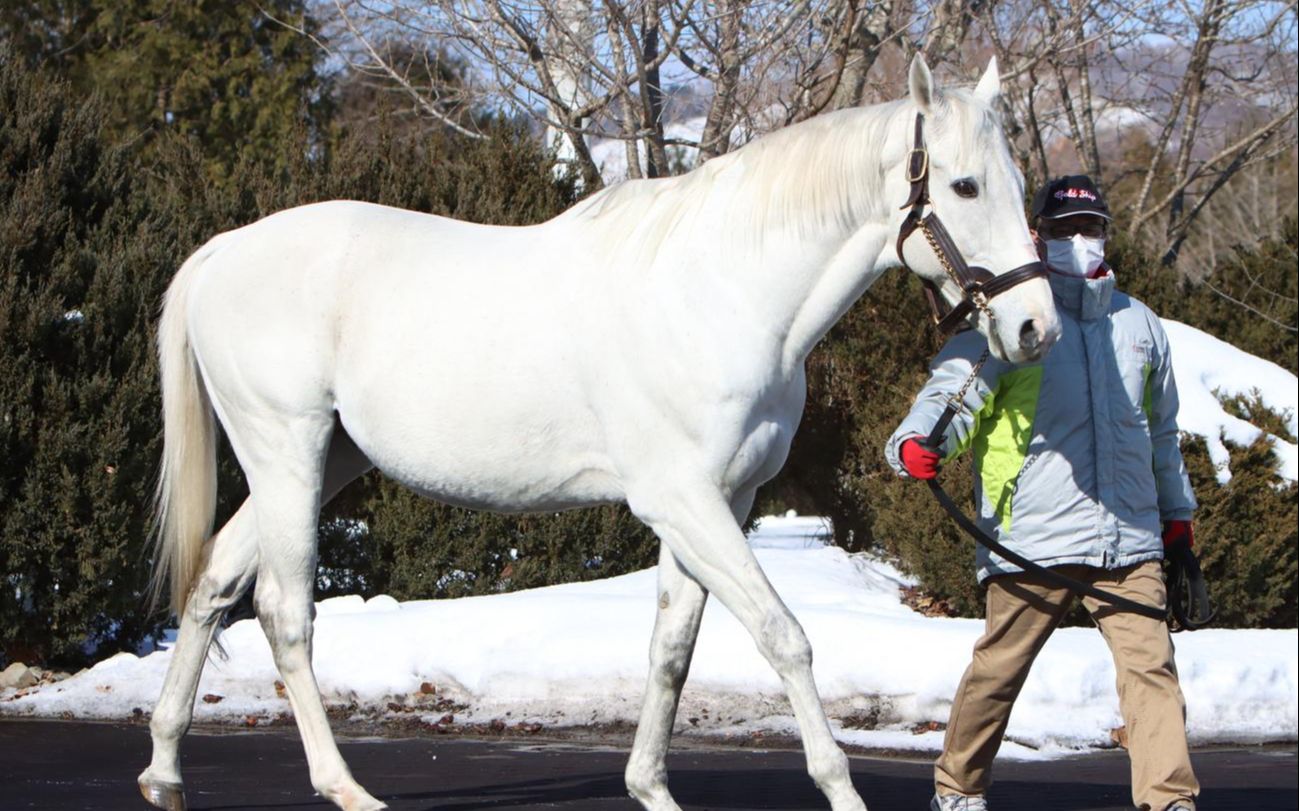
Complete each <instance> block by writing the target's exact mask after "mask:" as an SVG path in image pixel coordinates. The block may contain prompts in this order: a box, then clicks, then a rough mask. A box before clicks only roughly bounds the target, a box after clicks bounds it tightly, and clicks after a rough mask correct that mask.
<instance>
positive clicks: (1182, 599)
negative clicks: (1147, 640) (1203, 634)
mask: <svg viewBox="0 0 1299 811" xmlns="http://www.w3.org/2000/svg"><path fill="white" fill-rule="evenodd" d="M1191 538H1192V534H1191V522H1190V521H1169V522H1168V523H1167V524H1166V525H1165V526H1164V581H1165V582H1166V583H1167V587H1168V610H1169V612H1170V613H1171V614H1172V615H1173V619H1174V620H1175V622H1176V624H1175V626H1174V628H1173V630H1175V631H1195V630H1197V629H1200V628H1203V627H1204V626H1206V625H1208V624H1209V623H1210V622H1212V621H1213V615H1214V610H1213V605H1212V604H1211V603H1210V602H1209V589H1208V587H1207V586H1206V585H1205V583H1204V573H1203V572H1202V571H1200V561H1198V560H1197V559H1196V557H1195V552H1193V551H1191Z"/></svg>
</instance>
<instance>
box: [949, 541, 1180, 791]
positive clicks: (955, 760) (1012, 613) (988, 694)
mask: <svg viewBox="0 0 1299 811" xmlns="http://www.w3.org/2000/svg"><path fill="white" fill-rule="evenodd" d="M1059 571H1060V572H1061V573H1063V574H1067V575H1069V576H1070V577H1073V578H1075V579H1078V580H1083V581H1086V582H1091V583H1093V584H1095V585H1096V586H1098V587H1100V588H1102V589H1104V590H1105V591H1109V592H1112V593H1114V594H1118V595H1121V596H1124V597H1127V598H1129V599H1132V600H1136V601H1138V602H1142V603H1146V604H1148V605H1161V606H1162V605H1165V594H1164V580H1163V576H1162V574H1161V567H1160V564H1159V562H1158V561H1148V562H1146V563H1140V564H1137V565H1135V566H1130V567H1127V568H1124V569H1118V570H1112V571H1111V570H1105V569H1099V568H1095V567H1091V566H1061V567H1059ZM987 582H988V603H987V613H988V618H987V625H986V630H985V632H984V635H983V637H982V638H981V639H980V640H979V641H978V642H977V643H975V646H974V659H973V661H971V662H970V666H969V668H968V669H966V671H965V676H964V677H962V679H961V685H960V687H958V688H957V690H956V696H955V698H954V699H953V700H952V714H951V718H950V720H949V721H948V724H947V734H946V737H945V738H944V741H943V754H942V756H941V757H939V759H938V762H937V763H936V764H935V768H934V782H935V784H936V788H937V790H938V793H940V794H966V795H971V794H983V793H984V792H985V791H986V790H987V788H988V786H989V785H990V784H991V783H992V760H993V758H994V757H995V756H996V754H997V749H998V747H1000V746H1001V739H1002V736H1003V735H1004V734H1005V732H1006V724H1007V723H1008V722H1009V720H1010V711H1011V708H1012V707H1013V706H1014V704H1015V698H1016V697H1017V696H1018V695H1019V690H1020V688H1021V687H1023V685H1024V679H1025V678H1027V677H1028V670H1029V667H1031V666H1032V664H1033V659H1034V658H1035V657H1036V656H1037V653H1038V651H1040V650H1041V649H1042V646H1043V645H1044V644H1046V640H1047V638H1048V637H1049V636H1051V632H1052V631H1054V630H1055V627H1056V625H1057V624H1058V623H1059V622H1060V620H1061V618H1063V616H1064V614H1065V613H1066V611H1067V610H1068V608H1069V605H1070V603H1071V602H1072V594H1071V592H1069V591H1068V590H1067V589H1064V588H1060V587H1059V586H1055V585H1052V584H1049V583H1048V582H1047V581H1045V580H1043V579H1042V578H1041V577H1038V576H1035V575H1028V574H1010V575H1000V576H996V577H992V578H990V579H989V580H988V581H987ZM1083 605H1084V606H1085V607H1086V608H1087V610H1088V611H1089V612H1090V613H1091V615H1092V618H1093V619H1094V620H1095V621H1096V624H1097V625H1098V626H1099V627H1100V631H1101V634H1102V635H1104V637H1105V642H1106V643H1107V644H1108V645H1109V648H1110V652H1111V653H1112V654H1113V655H1114V669H1115V671H1116V672H1117V675H1118V678H1117V683H1118V692H1119V707H1120V710H1121V711H1122V713H1123V721H1124V723H1125V724H1126V725H1127V732H1128V754H1129V756H1130V758H1131V760H1132V801H1133V802H1134V803H1135V804H1136V805H1137V807H1139V808H1142V809H1152V811H1163V810H1164V809H1165V808H1167V807H1168V806H1169V805H1171V804H1172V803H1175V802H1178V801H1180V802H1182V803H1185V804H1186V805H1188V806H1190V807H1192V808H1193V807H1194V798H1195V796H1196V795H1197V794H1198V793H1199V791H1200V784H1199V783H1198V782H1197V781H1196V779H1195V774H1194V773H1193V772H1192V770H1191V759H1190V754H1189V753H1188V752H1187V746H1186V705H1185V703H1184V702H1183V699H1182V691H1181V688H1180V687H1178V684H1177V669H1176V666H1175V665H1174V663H1173V642H1172V639H1170V638H1169V634H1168V628H1167V626H1165V625H1164V623H1162V622H1160V621H1158V620H1154V619H1150V618H1148V617H1142V616H1140V615H1138V614H1133V613H1130V612H1124V611H1119V610H1116V609H1114V608H1111V607H1109V606H1108V605H1107V604H1105V603H1102V602H1099V601H1097V600H1094V599H1092V598H1090V597H1084V598H1083Z"/></svg>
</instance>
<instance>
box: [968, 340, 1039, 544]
mask: <svg viewBox="0 0 1299 811" xmlns="http://www.w3.org/2000/svg"><path fill="white" fill-rule="evenodd" d="M1041 390H1042V366H1040V365H1039V366H1029V367H1026V368H1023V369H1016V370H1014V371H1012V372H1008V373H1006V374H1004V375H1002V376H1001V380H1000V382H999V385H998V386H997V396H996V397H995V398H992V410H991V412H990V413H988V414H986V416H984V417H983V420H982V423H983V424H982V425H980V426H979V428H978V433H977V434H976V435H975V437H974V442H973V443H972V448H973V450H974V458H975V460H976V463H977V464H978V466H979V477H980V478H981V479H982V480H983V497H984V498H986V499H987V500H988V501H989V502H990V503H991V504H993V505H994V511H995V512H996V514H997V519H998V520H999V521H1000V522H1001V528H1002V531H1003V532H1010V520H1011V515H1010V505H1011V499H1012V497H1013V496H1014V494H1015V483H1016V482H1017V481H1018V480H1019V472H1020V471H1021V470H1022V469H1023V468H1024V457H1026V456H1028V445H1029V443H1030V442H1032V440H1033V420H1034V418H1035V417H1036V416H1037V401H1038V394H1039V393H1040V392H1041Z"/></svg>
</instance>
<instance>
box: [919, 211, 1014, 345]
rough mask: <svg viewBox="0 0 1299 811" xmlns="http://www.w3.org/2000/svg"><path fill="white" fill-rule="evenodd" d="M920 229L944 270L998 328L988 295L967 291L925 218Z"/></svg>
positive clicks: (991, 323)
mask: <svg viewBox="0 0 1299 811" xmlns="http://www.w3.org/2000/svg"><path fill="white" fill-rule="evenodd" d="M920 231H921V233H923V234H924V235H925V241H926V242H928V243H929V247H930V248H931V249H932V250H933V252H934V255H935V256H937V257H938V263H939V264H941V265H942V266H943V270H945V271H946V272H947V275H948V277H950V278H951V280H952V281H954V282H956V286H957V287H958V288H959V289H960V290H961V293H962V295H965V296H966V297H967V298H969V300H970V301H971V302H973V304H974V306H975V307H977V308H978V309H979V311H980V312H982V313H983V314H984V315H986V316H988V324H989V326H990V328H992V329H996V328H997V317H996V316H994V315H993V314H992V308H991V307H989V306H988V297H987V296H985V295H984V294H983V292H982V291H979V290H976V291H974V292H966V290H965V286H964V285H963V284H961V277H960V276H958V275H957V273H956V268H954V267H952V263H951V262H950V261H948V259H947V252H946V251H944V250H943V249H942V248H941V247H939V245H938V240H937V238H935V237H934V234H933V232H932V231H930V230H929V225H928V224H927V223H926V222H925V221H924V220H921V221H920Z"/></svg>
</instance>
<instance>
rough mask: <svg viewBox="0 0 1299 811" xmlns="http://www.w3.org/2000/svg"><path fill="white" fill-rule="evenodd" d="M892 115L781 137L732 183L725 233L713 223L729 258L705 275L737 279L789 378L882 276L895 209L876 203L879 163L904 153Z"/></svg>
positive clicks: (851, 118)
mask: <svg viewBox="0 0 1299 811" xmlns="http://www.w3.org/2000/svg"><path fill="white" fill-rule="evenodd" d="M894 109H896V108H895V106H890V107H889V108H887V109H880V108H876V109H871V110H855V111H851V112H850V113H846V114H843V115H841V116H839V117H838V120H834V119H827V120H826V121H822V122H817V124H818V125H819V126H815V127H808V128H807V131H806V132H800V131H798V130H797V129H793V130H789V131H785V132H784V133H781V134H780V135H781V137H780V138H779V139H776V140H774V141H773V142H769V143H768V144H767V145H766V149H765V150H764V151H763V153H760V154H758V155H754V156H752V157H753V158H754V160H753V161H752V164H753V165H752V166H751V167H746V172H745V174H746V177H745V178H744V179H743V180H741V181H740V182H738V183H737V184H736V186H735V189H734V192H733V196H734V197H735V200H734V201H733V205H730V206H727V207H726V211H727V215H726V216H727V217H729V218H730V219H731V221H732V222H731V224H730V227H728V224H727V223H726V222H724V221H723V222H720V223H718V224H717V230H718V231H719V232H720V233H719V235H717V236H714V237H713V239H721V240H726V241H725V242H723V243H722V244H723V245H724V246H726V248H729V249H730V251H731V252H732V255H731V256H729V257H727V256H723V257H722V260H721V261H719V262H717V263H715V266H714V267H713V268H711V269H710V271H709V272H712V273H716V274H732V275H738V276H740V277H741V284H740V285H739V287H738V290H739V291H740V294H741V295H743V296H745V297H746V298H747V302H748V304H749V306H748V307H746V308H745V310H746V311H747V312H749V313H751V314H752V316H751V317H756V318H759V319H762V321H763V323H764V324H765V325H766V326H767V327H768V328H770V330H771V331H772V332H773V333H774V334H775V335H776V336H777V338H778V339H779V340H780V341H782V346H781V347H780V356H781V358H782V365H783V366H784V367H785V368H786V369H787V370H792V369H793V368H794V367H801V365H802V363H803V361H804V359H805V358H806V357H807V354H808V353H809V352H811V350H812V347H813V346H814V345H815V344H816V343H817V341H819V340H820V339H821V338H822V337H824V336H825V334H826V333H827V332H828V331H829V330H830V328H831V327H832V326H833V325H834V323H835V322H836V321H838V320H839V318H840V317H842V316H843V314H844V313H845V312H847V310H848V309H849V308H850V307H851V306H852V304H853V303H854V302H855V301H856V300H857V299H858V298H859V297H860V296H861V294H862V293H863V292H864V291H865V290H866V289H867V288H868V287H869V286H870V285H871V284H872V283H873V282H874V281H875V279H877V278H878V277H879V275H880V272H881V271H882V266H881V264H880V257H881V255H882V254H883V253H884V252H885V251H886V249H887V247H888V244H889V240H890V239H891V238H892V231H891V228H892V226H891V224H890V222H889V216H890V214H891V210H892V208H893V207H892V206H889V205H887V204H885V203H884V201H883V200H882V195H883V180H882V179H883V176H884V169H885V166H884V165H882V164H883V163H884V162H886V161H895V159H896V156H895V155H893V153H894V152H898V153H899V154H901V150H902V149H903V147H902V146H901V145H899V143H900V142H899V143H893V142H892V141H890V140H889V139H890V135H889V132H888V130H889V127H890V126H891V125H890V123H889V121H890V114H891V113H892V112H893V110H894ZM895 120H896V119H895ZM893 141H897V138H896V136H894V137H893ZM741 223H744V224H747V228H746V227H743V226H742V225H741ZM721 234H738V235H740V236H739V237H738V238H731V239H729V240H727V238H726V237H725V236H721ZM703 238H705V239H707V238H708V237H707V235H706V234H705V235H703ZM726 248H723V249H722V250H723V252H725V251H726Z"/></svg>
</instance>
